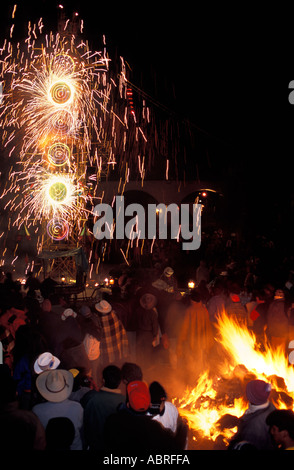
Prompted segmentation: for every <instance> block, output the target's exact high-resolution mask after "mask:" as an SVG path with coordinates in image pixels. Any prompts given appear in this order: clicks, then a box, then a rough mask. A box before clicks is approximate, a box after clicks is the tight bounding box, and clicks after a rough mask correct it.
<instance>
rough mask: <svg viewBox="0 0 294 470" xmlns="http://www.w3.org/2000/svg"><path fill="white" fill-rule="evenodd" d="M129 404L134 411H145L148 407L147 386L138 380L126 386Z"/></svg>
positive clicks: (148, 395) (148, 394)
mask: <svg viewBox="0 0 294 470" xmlns="http://www.w3.org/2000/svg"><path fill="white" fill-rule="evenodd" d="M127 393H128V399H129V404H130V406H131V408H132V409H133V410H134V411H147V410H148V408H149V405H150V393H149V388H148V385H147V384H146V383H145V382H142V381H140V380H134V381H133V382H130V383H129V384H128V385H127Z"/></svg>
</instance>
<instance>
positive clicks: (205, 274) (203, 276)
mask: <svg viewBox="0 0 294 470" xmlns="http://www.w3.org/2000/svg"><path fill="white" fill-rule="evenodd" d="M201 281H205V283H206V284H208V282H209V269H208V268H207V266H206V261H205V260H204V259H202V260H201V261H200V263H199V266H198V268H197V269H196V286H198V285H199V284H200V282H201Z"/></svg>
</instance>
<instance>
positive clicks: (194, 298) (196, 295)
mask: <svg viewBox="0 0 294 470" xmlns="http://www.w3.org/2000/svg"><path fill="white" fill-rule="evenodd" d="M190 299H191V300H192V301H193V302H200V301H201V295H200V292H199V291H198V290H197V289H192V290H191V294H190Z"/></svg>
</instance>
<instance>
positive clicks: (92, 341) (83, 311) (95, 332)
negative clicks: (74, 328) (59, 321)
mask: <svg viewBox="0 0 294 470" xmlns="http://www.w3.org/2000/svg"><path fill="white" fill-rule="evenodd" d="M77 319H78V323H79V325H80V328H81V330H82V334H83V336H84V340H83V343H84V346H85V350H86V353H87V356H88V358H89V361H90V366H91V374H92V377H93V380H94V382H95V383H98V381H99V378H98V372H99V357H100V341H101V336H102V326H101V323H100V320H99V317H98V315H95V316H94V315H93V314H92V312H91V309H90V307H89V306H88V305H83V306H82V307H81V308H80V315H78V316H77Z"/></svg>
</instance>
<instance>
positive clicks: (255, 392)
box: [246, 380, 272, 406]
mask: <svg viewBox="0 0 294 470" xmlns="http://www.w3.org/2000/svg"><path fill="white" fill-rule="evenodd" d="M271 389H272V387H271V384H269V383H267V382H265V381H264V380H251V381H250V382H248V383H247V385H246V396H247V399H248V401H249V403H251V404H252V405H257V406H259V405H263V404H264V403H266V402H267V401H268V399H269V395H270V393H271Z"/></svg>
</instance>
